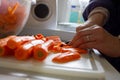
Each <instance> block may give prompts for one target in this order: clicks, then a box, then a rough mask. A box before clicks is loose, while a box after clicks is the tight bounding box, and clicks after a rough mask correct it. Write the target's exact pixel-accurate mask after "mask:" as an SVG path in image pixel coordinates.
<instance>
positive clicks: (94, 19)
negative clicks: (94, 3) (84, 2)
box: [86, 13, 106, 26]
mask: <svg viewBox="0 0 120 80" xmlns="http://www.w3.org/2000/svg"><path fill="white" fill-rule="evenodd" d="M105 20H106V16H105V15H104V14H102V13H95V14H93V15H91V16H90V17H89V18H88V20H87V21H86V23H89V25H94V24H97V25H99V26H103V25H104V23H105Z"/></svg>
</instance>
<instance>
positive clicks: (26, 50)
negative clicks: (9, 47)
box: [15, 40, 44, 60]
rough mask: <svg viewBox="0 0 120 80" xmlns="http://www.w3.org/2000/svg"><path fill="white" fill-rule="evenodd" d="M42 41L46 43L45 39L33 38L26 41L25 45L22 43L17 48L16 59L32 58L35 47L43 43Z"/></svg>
mask: <svg viewBox="0 0 120 80" xmlns="http://www.w3.org/2000/svg"><path fill="white" fill-rule="evenodd" d="M42 43H44V41H43V40H31V41H29V42H26V43H24V44H23V45H20V47H18V48H17V49H16V50H15V57H16V59H18V60H26V59H28V58H30V57H31V55H32V50H33V47H34V46H36V45H38V44H42Z"/></svg>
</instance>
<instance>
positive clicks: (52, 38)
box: [46, 36, 62, 42]
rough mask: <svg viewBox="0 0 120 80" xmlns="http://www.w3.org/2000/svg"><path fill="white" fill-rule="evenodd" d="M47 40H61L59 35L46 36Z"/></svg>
mask: <svg viewBox="0 0 120 80" xmlns="http://www.w3.org/2000/svg"><path fill="white" fill-rule="evenodd" d="M46 39H47V40H53V41H54V42H62V41H61V39H60V37H59V36H46Z"/></svg>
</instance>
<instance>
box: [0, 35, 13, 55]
mask: <svg viewBox="0 0 120 80" xmlns="http://www.w3.org/2000/svg"><path fill="white" fill-rule="evenodd" d="M13 37H15V36H14V35H12V36H8V37H5V38H2V39H0V56H7V55H11V54H13V53H14V52H13V50H11V49H10V48H8V47H7V41H8V40H9V39H10V38H13Z"/></svg>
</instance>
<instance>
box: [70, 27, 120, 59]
mask: <svg viewBox="0 0 120 80" xmlns="http://www.w3.org/2000/svg"><path fill="white" fill-rule="evenodd" d="M69 45H72V46H73V47H77V48H84V49H88V48H95V49H97V50H99V51H101V52H102V53H104V54H105V55H108V56H111V57H118V56H120V40H119V39H118V38H117V37H115V36H112V35H111V34H110V33H108V32H107V31H106V30H104V29H103V28H102V27H100V26H97V25H94V26H89V27H82V28H79V30H78V31H77V33H76V35H75V36H74V38H73V39H72V41H71V42H70V43H69Z"/></svg>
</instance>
